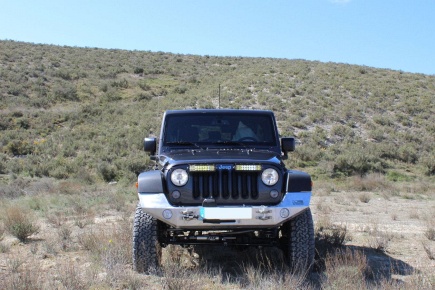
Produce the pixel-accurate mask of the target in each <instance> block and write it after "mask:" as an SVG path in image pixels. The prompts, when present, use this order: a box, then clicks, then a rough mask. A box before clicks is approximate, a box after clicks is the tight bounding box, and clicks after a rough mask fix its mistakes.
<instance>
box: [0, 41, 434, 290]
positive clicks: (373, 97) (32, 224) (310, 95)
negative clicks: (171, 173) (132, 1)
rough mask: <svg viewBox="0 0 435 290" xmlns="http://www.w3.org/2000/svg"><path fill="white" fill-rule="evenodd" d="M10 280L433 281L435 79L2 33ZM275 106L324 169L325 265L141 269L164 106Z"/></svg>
mask: <svg viewBox="0 0 435 290" xmlns="http://www.w3.org/2000/svg"><path fill="white" fill-rule="evenodd" d="M0 98H1V103H0V150H1V151H0V289H291V288H295V289H346V288H347V289H398V288H401V289H434V288H435V276H434V273H435V223H434V220H435V145H434V144H435V76H430V75H423V74H411V73H407V72H402V71H393V70H386V69H377V68H372V67H366V66H356V65H348V64H340V63H322V62H312V61H305V60H289V59H271V58H243V57H215V56H196V55H180V54H171V53H164V52H149V51H126V50H108V49H98V48H79V47H62V46H52V45H40V44H31V43H22V42H15V41H0ZM185 108H193V109H195V108H243V109H267V110H273V111H274V112H275V115H276V117H277V120H278V123H279V127H280V128H279V129H280V133H281V135H282V136H295V137H296V139H297V143H298V144H297V149H296V151H295V152H294V153H293V154H292V155H291V156H290V158H289V159H288V160H287V161H286V162H287V164H286V165H287V166H288V167H290V168H296V169H300V170H303V171H307V172H309V173H310V174H311V175H312V176H313V179H314V189H313V199H312V206H311V208H312V212H313V216H314V222H315V238H316V264H315V266H314V271H313V273H309V274H307V273H305V274H306V275H300V274H296V273H291V272H290V271H289V269H288V268H287V267H285V266H284V265H283V261H282V253H280V251H278V250H275V249H253V248H250V249H245V250H242V251H241V250H240V249H237V250H236V249H232V248H223V249H221V248H219V249H217V250H216V249H212V250H210V249H203V248H201V247H196V248H189V249H182V248H179V247H168V248H165V249H164V251H163V256H164V261H163V262H164V263H163V264H164V265H163V271H162V273H156V274H155V275H140V274H137V273H135V272H133V271H132V264H131V257H132V253H131V235H132V216H133V213H134V209H135V205H136V203H137V196H136V191H135V190H136V189H135V188H134V186H133V184H134V182H135V179H136V176H137V174H138V173H139V172H141V171H144V170H148V169H151V168H152V167H153V162H152V161H150V160H149V157H148V156H146V154H145V153H144V152H143V148H142V146H143V138H144V137H148V136H158V134H159V129H160V121H161V116H162V114H163V112H164V111H165V110H168V109H185Z"/></svg>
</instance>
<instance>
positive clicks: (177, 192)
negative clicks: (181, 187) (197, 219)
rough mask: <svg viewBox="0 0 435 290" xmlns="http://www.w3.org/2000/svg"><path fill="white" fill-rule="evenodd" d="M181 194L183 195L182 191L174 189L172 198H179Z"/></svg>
mask: <svg viewBox="0 0 435 290" xmlns="http://www.w3.org/2000/svg"><path fill="white" fill-rule="evenodd" d="M180 196H181V193H180V192H179V191H178V190H174V191H173V192H172V198H174V199H178V198H180Z"/></svg>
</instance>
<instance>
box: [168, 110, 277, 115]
mask: <svg viewBox="0 0 435 290" xmlns="http://www.w3.org/2000/svg"><path fill="white" fill-rule="evenodd" d="M225 113H232V114H234V113H240V114H259V115H273V112H272V111H269V110H248V109H187V110H168V111H166V112H165V114H166V115H175V114H225Z"/></svg>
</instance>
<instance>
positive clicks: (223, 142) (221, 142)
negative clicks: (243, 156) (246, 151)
mask: <svg viewBox="0 0 435 290" xmlns="http://www.w3.org/2000/svg"><path fill="white" fill-rule="evenodd" d="M213 144H219V145H222V144H223V145H236V146H243V147H246V145H247V144H246V143H244V142H238V141H217V142H213Z"/></svg>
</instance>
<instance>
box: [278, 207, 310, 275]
mask: <svg viewBox="0 0 435 290" xmlns="http://www.w3.org/2000/svg"><path fill="white" fill-rule="evenodd" d="M281 239H282V248H283V251H284V256H285V258H286V262H287V264H288V266H289V267H290V268H291V270H292V271H295V272H304V273H309V272H310V271H311V269H312V267H313V265H314V255H315V244H314V224H313V217H312V215H311V210H310V209H309V208H308V209H307V210H305V211H304V212H302V213H301V214H299V215H298V216H296V217H295V218H294V219H292V220H290V221H288V222H286V223H284V224H283V225H282V227H281Z"/></svg>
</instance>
